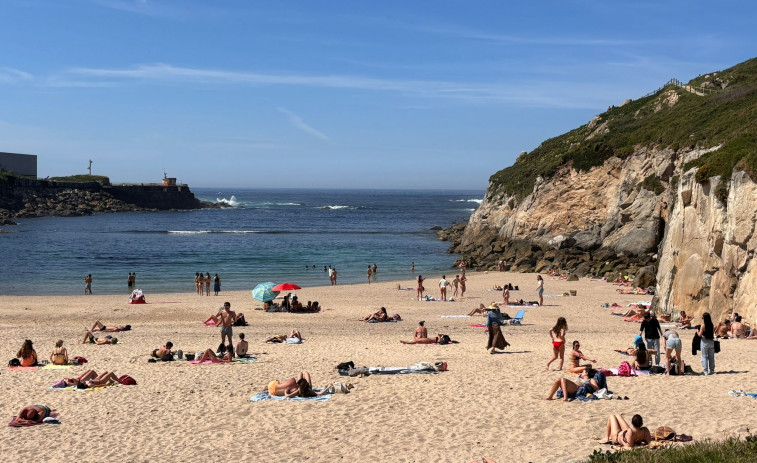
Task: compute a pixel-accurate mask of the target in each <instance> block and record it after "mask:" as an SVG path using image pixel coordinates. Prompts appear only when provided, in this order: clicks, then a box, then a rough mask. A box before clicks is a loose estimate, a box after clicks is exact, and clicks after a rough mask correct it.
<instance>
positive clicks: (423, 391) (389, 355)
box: [0, 272, 757, 462]
mask: <svg viewBox="0 0 757 463" xmlns="http://www.w3.org/2000/svg"><path fill="white" fill-rule="evenodd" d="M380 276H381V275H380V274H379V282H377V283H374V284H370V285H368V284H359V285H340V286H336V287H328V286H327V287H314V288H304V289H302V290H299V291H297V293H298V295H299V297H300V300H302V301H307V300H317V301H319V302H320V303H321V305H323V306H324V307H325V311H324V312H323V313H318V314H289V313H265V312H262V311H258V310H254V308H255V307H257V306H259V305H260V304H259V303H257V302H255V301H253V300H252V299H251V298H250V293H249V291H242V292H233V293H230V292H225V293H222V294H221V296H219V297H214V296H210V297H200V296H197V295H195V294H151V293H150V292H149V288H144V289H145V291H146V297H147V300H148V302H149V304H146V305H129V304H127V296H126V295H122V296H100V295H94V296H69V297H35V296H24V297H15V296H14V297H0V317H1V318H0V327H1V328H2V333H3V336H2V340H0V344H1V347H2V352H4V353H5V359H10V358H11V357H12V356H13V355H14V354H15V353H16V351H17V350H18V348H19V347H20V346H21V344H22V342H23V340H24V339H27V338H28V339H32V340H33V341H34V344H35V348H36V350H37V352H38V354H39V357H40V358H47V357H48V356H49V353H50V350H51V349H52V348H53V347H54V343H55V341H56V340H57V339H59V338H60V339H63V340H64V341H65V343H66V344H65V345H66V346H67V347H68V350H69V352H70V354H71V356H72V357H73V356H83V357H86V358H87V359H89V363H88V364H87V365H86V366H75V367H73V368H72V369H70V370H37V371H7V370H4V371H3V372H2V375H0V388H2V391H3V398H2V400H0V416H2V417H4V418H3V419H4V420H6V422H8V421H10V419H11V417H12V416H13V415H14V414H15V413H17V412H18V410H20V409H21V408H22V407H23V406H25V405H30V404H45V405H48V406H50V407H52V408H54V409H55V410H57V411H58V412H59V413H60V420H61V422H62V424H60V425H41V426H36V427H31V428H18V429H16V428H9V427H3V428H2V429H3V431H2V435H1V436H0V460H2V461H4V462H15V461H74V460H75V461H79V462H90V461H92V462H94V461H106V460H109V461H129V462H131V461H134V462H143V461H145V462H147V461H181V462H216V461H219V462H220V461H251V462H257V461H277V462H288V461H328V462H331V461H386V462H415V461H417V462H421V461H423V462H428V461H445V462H447V461H449V462H467V461H469V460H470V459H472V458H478V457H479V456H481V455H487V456H489V457H491V458H494V459H495V460H498V461H500V462H519V461H524V462H525V461H534V462H542V461H544V462H555V461H574V460H582V459H584V458H586V457H587V456H588V455H589V454H590V453H591V452H592V451H593V450H594V449H597V448H600V446H599V445H598V444H597V441H596V440H595V438H599V437H601V436H602V435H603V433H604V426H605V422H606V419H607V416H608V415H609V414H610V413H624V414H626V415H627V416H629V417H630V415H632V414H634V413H640V414H641V415H642V416H643V417H644V420H645V424H646V425H647V426H649V427H650V428H652V429H654V427H657V426H659V425H666V426H670V427H672V428H673V429H674V430H676V431H677V432H680V433H686V434H690V435H693V436H694V439H695V440H700V439H703V438H722V437H724V436H728V435H734V434H739V433H742V434H743V433H745V431H746V428H747V426H749V427H750V428H751V429H754V428H755V426H757V418H755V416H756V415H755V408H756V406H757V402H756V401H755V400H754V399H751V398H746V397H739V398H734V397H730V396H729V395H728V391H729V390H731V389H744V390H746V391H747V392H757V374H756V373H755V372H753V371H751V370H752V365H753V364H754V360H753V359H754V357H755V354H757V342H751V341H741V340H728V341H723V342H722V352H721V353H720V354H718V355H717V356H716V370H717V371H718V372H720V373H721V374H717V375H715V376H713V377H704V376H685V377H664V376H645V377H638V378H614V377H611V378H609V380H608V381H609V386H610V389H611V390H613V391H614V392H615V393H616V394H618V395H621V396H628V397H629V400H624V401H617V400H600V401H595V402H589V403H583V402H579V401H574V402H570V403H565V402H562V401H545V400H542V399H543V398H544V396H545V395H546V394H547V391H548V389H549V386H550V385H551V383H552V382H553V381H554V380H555V379H557V378H559V377H560V376H561V375H562V374H563V373H561V372H555V371H549V372H548V371H545V364H546V362H547V360H548V359H549V358H550V355H551V352H552V348H551V343H550V338H549V335H548V334H547V332H548V330H549V329H550V328H551V326H552V325H553V324H554V322H555V320H556V319H557V317H558V316H564V317H566V318H567V320H568V325H569V329H568V335H567V338H568V343H570V342H572V341H573V340H574V339H578V340H580V341H581V345H582V350H583V352H584V353H585V354H586V355H587V356H588V357H590V358H596V359H597V360H598V365H599V366H602V367H617V366H618V364H619V363H621V362H622V361H623V360H627V359H629V357H624V356H622V355H620V354H618V353H616V352H614V351H613V349H620V348H625V347H628V346H630V345H631V344H632V341H633V338H634V337H635V335H636V334H637V333H638V331H639V324H636V323H626V322H623V321H622V319H621V318H620V317H615V316H611V315H610V314H609V312H610V310H609V309H605V308H601V307H600V305H601V304H602V303H603V302H609V303H612V302H617V303H619V304H622V305H626V304H628V303H630V302H634V301H637V300H643V299H646V298H649V296H632V295H618V293H616V291H615V288H616V287H614V286H612V285H610V284H607V283H601V282H591V281H588V280H582V281H579V282H567V281H554V280H551V279H550V278H548V277H547V278H546V281H545V288H546V291H545V294H547V295H558V294H561V293H563V292H568V291H570V290H576V291H577V296H575V297H548V298H545V306H544V307H537V308H529V309H528V311H527V313H526V317H525V320H524V323H523V326H513V327H509V326H508V327H505V328H504V333H505V336H506V338H507V340H508V341H509V342H510V343H511V344H512V346H511V347H510V348H508V349H507V352H506V353H504V354H500V355H489V354H488V353H487V352H486V350H485V345H486V341H487V337H486V335H485V334H484V329H483V328H474V327H470V326H469V325H470V324H473V323H483V321H484V319H483V318H481V317H478V318H441V316H442V315H456V314H464V313H467V312H468V311H469V310H470V309H471V308H473V307H477V306H478V305H479V304H480V303H484V304H485V305H489V303H491V302H492V301H501V294H500V293H499V292H490V291H488V289H489V288H491V287H492V286H493V285H494V284H495V283H498V284H503V283H506V282H511V283H512V284H514V285H518V286H520V288H521V290H520V291H513V292H512V298H513V299H515V298H523V299H526V300H529V299H530V300H533V299H536V278H535V275H533V274H507V273H488V274H487V273H472V272H469V274H468V276H469V278H468V291H467V293H466V295H465V298H463V299H458V300H457V301H455V302H419V301H417V300H415V292H414V291H398V290H397V286H398V285H400V286H402V287H405V288H408V287H412V288H414V286H415V283H414V280H413V279H412V276H409V277H408V279H407V280H404V281H399V282H396V281H392V282H380ZM439 277H440V276H439V275H436V276H429V278H428V279H427V281H426V285H425V286H426V288H428V289H432V291H431V293H430V294H431V295H434V296H437V297H438V296H439V292H438V289H437V284H436V282H437V281H438V279H439ZM95 289H96V288H95ZM224 301H230V302H231V304H232V309H233V310H236V311H238V312H243V313H244V314H245V315H246V317H247V321H248V322H249V323H250V326H248V327H235V328H234V332H235V340H236V334H237V333H240V332H244V333H245V334H246V336H247V339H248V341H249V342H250V352H252V353H258V354H259V361H258V362H257V363H252V364H248V365H236V364H235V365H189V364H187V363H186V362H172V363H157V364H155V363H148V362H147V359H148V358H149V353H150V352H151V351H152V349H154V348H156V347H158V346H160V345H162V344H163V343H165V342H166V341H168V340H170V341H172V342H173V343H174V346H175V348H178V349H183V351H184V352H195V351H197V350H201V349H205V348H208V347H212V348H215V347H216V346H217V345H218V344H219V342H220V334H219V330H218V328H215V327H206V326H203V325H202V321H203V320H205V319H206V318H207V317H208V316H209V315H211V314H213V313H215V311H216V310H217V308H218V307H220V306H221V305H222V303H223V302H224ZM381 306H385V307H386V308H387V309H388V312H389V313H390V314H394V313H399V314H400V315H401V316H402V318H403V321H402V322H399V323H380V324H367V323H362V322H359V321H357V319H358V318H359V317H362V316H365V315H367V314H369V313H371V312H373V311H375V310H377V309H378V308H379V307H381ZM505 311H507V312H508V313H509V314H510V315H514V313H515V309H505ZM97 319H100V320H102V321H103V322H104V323H105V324H106V325H114V324H131V325H132V326H133V331H131V332H127V333H117V334H115V336H117V337H118V338H119V340H120V342H119V343H118V345H115V346H94V345H80V344H77V339H80V338H81V335H82V333H83V331H84V328H85V326H86V327H89V326H91V325H92V323H93V322H94V321H95V320H97ZM419 320H425V321H426V326H427V327H428V330H429V334H432V335H433V334H435V333H446V334H449V335H450V336H451V337H452V339H454V340H457V341H459V344H454V345H449V346H436V345H433V346H423V345H416V346H413V345H402V344H400V343H399V342H398V341H399V340H400V339H410V338H412V333H413V331H414V329H415V327H416V326H417V322H418V321H419ZM292 328H297V329H299V330H300V331H301V332H302V333H303V336H304V337H305V338H306V340H307V341H306V342H305V343H304V344H301V345H282V344H276V345H272V344H265V343H263V340H264V339H265V338H266V337H267V336H269V335H272V334H282V333H286V332H288V331H289V330H290V329H292ZM680 334H681V338H682V340H683V344H684V359H685V360H686V361H687V362H688V363H689V364H691V365H692V366H693V368H694V370H695V371H701V365H700V360H699V356H696V357H694V356H692V355H691V351H690V345H691V339H692V337H693V331H680ZM566 355H567V353H566ZM348 360H352V361H354V362H355V364H356V365H359V366H362V365H367V366H408V365H411V364H414V363H416V362H419V361H429V362H437V361H444V362H448V364H449V371H447V372H443V373H439V374H432V375H397V376H377V375H374V376H370V377H364V378H350V379H349V381H351V382H352V383H354V384H355V389H354V391H353V392H352V393H351V394H348V395H343V394H336V395H334V396H332V398H331V399H330V400H328V401H326V402H309V403H305V402H291V401H265V402H260V403H250V402H249V399H250V397H251V396H252V395H253V394H255V393H256V392H258V391H260V390H261V389H263V388H264V387H265V386H266V384H267V383H268V382H269V381H270V380H272V379H279V380H285V379H287V378H290V377H292V376H294V375H295V374H296V373H297V372H299V371H302V370H308V371H310V372H311V374H312V375H313V380H314V385H315V386H316V387H318V386H322V385H325V384H327V383H330V382H332V381H345V380H346V378H343V377H340V376H338V374H337V372H336V370H335V369H334V367H335V365H337V364H338V363H340V362H344V361H348ZM566 365H567V360H566ZM88 367H91V368H93V369H95V370H97V371H98V372H101V371H105V370H109V371H114V372H116V373H117V374H118V375H121V374H129V375H131V376H132V377H134V378H135V379H136V380H137V381H138V385H137V386H120V387H114V388H107V389H102V390H96V391H86V392H78V391H56V390H50V389H48V387H49V386H50V385H52V384H53V383H54V382H55V381H57V380H59V379H61V378H63V377H73V376H78V375H79V374H81V372H83V371H84V370H85V369H86V368H88ZM725 372H728V373H725ZM567 376H568V377H570V378H572V379H575V375H570V374H568V375H567ZM605 448H606V447H605Z"/></svg>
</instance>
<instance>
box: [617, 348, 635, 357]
mask: <svg viewBox="0 0 757 463" xmlns="http://www.w3.org/2000/svg"><path fill="white" fill-rule="evenodd" d="M615 352H617V353H619V354H621V355H627V356H629V357H631V354H629V353H628V352H626V351H624V350H620V349H615Z"/></svg>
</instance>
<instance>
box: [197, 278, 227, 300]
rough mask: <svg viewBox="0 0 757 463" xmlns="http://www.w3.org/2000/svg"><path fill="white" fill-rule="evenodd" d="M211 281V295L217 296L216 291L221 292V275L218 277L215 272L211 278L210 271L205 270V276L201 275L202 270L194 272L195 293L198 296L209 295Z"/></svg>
mask: <svg viewBox="0 0 757 463" xmlns="http://www.w3.org/2000/svg"><path fill="white" fill-rule="evenodd" d="M211 282H212V283H213V292H214V294H213V295H214V296H218V293H220V292H221V277H219V276H218V274H217V273H216V274H215V275H214V276H213V278H211V277H210V273H207V272H206V273H205V276H203V275H202V272H196V273H195V290H196V291H197V294H198V295H200V296H210V283H211Z"/></svg>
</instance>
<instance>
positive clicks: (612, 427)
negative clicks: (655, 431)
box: [605, 414, 652, 447]
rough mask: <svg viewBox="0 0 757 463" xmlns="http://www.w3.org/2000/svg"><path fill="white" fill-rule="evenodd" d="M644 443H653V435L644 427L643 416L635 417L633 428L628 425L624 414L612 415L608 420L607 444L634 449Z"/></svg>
mask: <svg viewBox="0 0 757 463" xmlns="http://www.w3.org/2000/svg"><path fill="white" fill-rule="evenodd" d="M642 442H644V443H646V444H648V443H650V442H652V434H650V432H649V429H647V428H646V427H644V421H643V420H642V418H641V415H634V416H633V418H631V426H629V425H628V423H626V420H625V419H624V418H623V415H622V414H619V415H610V417H609V418H608V419H607V428H606V431H605V443H606V444H615V445H622V446H623V447H634V446H636V445H638V444H641V443H642Z"/></svg>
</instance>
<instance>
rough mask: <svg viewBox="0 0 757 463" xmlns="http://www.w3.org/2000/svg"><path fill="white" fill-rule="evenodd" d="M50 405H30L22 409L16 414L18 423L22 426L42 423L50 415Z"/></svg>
mask: <svg viewBox="0 0 757 463" xmlns="http://www.w3.org/2000/svg"><path fill="white" fill-rule="evenodd" d="M51 412H52V410H50V408H49V407H46V406H44V405H28V406H26V407H24V408H22V409H21V411H20V412H18V416H16V424H17V425H20V426H25V425H26V426H28V425H30V424H35V423H41V422H42V420H44V419H45V418H47V417H48V416H50V413H51Z"/></svg>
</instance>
